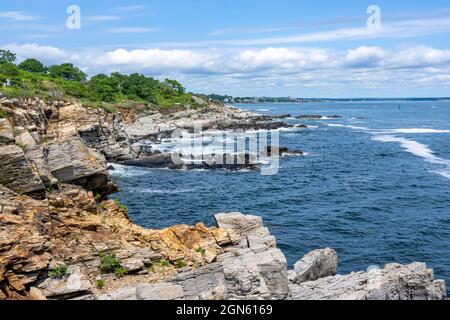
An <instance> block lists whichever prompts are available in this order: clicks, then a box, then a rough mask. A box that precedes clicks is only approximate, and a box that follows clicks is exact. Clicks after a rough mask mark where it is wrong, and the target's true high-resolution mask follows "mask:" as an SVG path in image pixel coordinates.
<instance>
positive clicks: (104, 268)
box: [99, 253, 122, 273]
mask: <svg viewBox="0 0 450 320" xmlns="http://www.w3.org/2000/svg"><path fill="white" fill-rule="evenodd" d="M99 256H100V271H101V272H102V273H114V272H115V270H116V269H118V268H121V267H122V266H121V265H120V262H119V260H118V259H117V257H116V255H115V254H114V253H108V254H105V253H100V255H99Z"/></svg>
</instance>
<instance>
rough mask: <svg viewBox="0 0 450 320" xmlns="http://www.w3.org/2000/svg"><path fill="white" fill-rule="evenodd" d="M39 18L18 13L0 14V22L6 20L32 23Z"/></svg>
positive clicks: (6, 12)
mask: <svg viewBox="0 0 450 320" xmlns="http://www.w3.org/2000/svg"><path fill="white" fill-rule="evenodd" d="M39 18H40V17H39V16H34V15H30V14H26V13H23V12H20V11H2V12H0V20H1V19H7V20H11V21H32V20H37V19H39Z"/></svg>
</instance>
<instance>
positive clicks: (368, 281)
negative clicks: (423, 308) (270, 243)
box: [289, 263, 446, 300]
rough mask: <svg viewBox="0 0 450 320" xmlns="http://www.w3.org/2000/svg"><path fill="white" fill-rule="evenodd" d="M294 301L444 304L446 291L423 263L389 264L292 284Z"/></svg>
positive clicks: (443, 284) (442, 283)
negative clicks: (389, 301) (363, 270)
mask: <svg viewBox="0 0 450 320" xmlns="http://www.w3.org/2000/svg"><path fill="white" fill-rule="evenodd" d="M289 289H290V291H289V299H294V300H443V299H445V298H446V287H445V282H444V281H443V280H435V279H434V276H433V270H431V269H428V268H427V266H426V265H425V264H424V263H412V264H410V265H406V266H404V265H400V264H388V265H386V266H385V267H384V269H374V270H371V271H368V272H357V273H351V274H349V275H337V276H332V277H326V278H320V279H318V280H316V281H309V282H303V283H300V284H291V285H290V286H289Z"/></svg>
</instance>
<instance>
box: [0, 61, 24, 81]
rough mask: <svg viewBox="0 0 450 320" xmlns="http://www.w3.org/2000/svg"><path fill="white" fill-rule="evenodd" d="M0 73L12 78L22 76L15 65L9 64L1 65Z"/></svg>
mask: <svg viewBox="0 0 450 320" xmlns="http://www.w3.org/2000/svg"><path fill="white" fill-rule="evenodd" d="M0 73H1V74H4V75H7V76H10V77H16V76H18V75H19V74H20V71H19V69H18V68H17V67H16V65H15V64H13V63H10V62H7V63H1V64H0Z"/></svg>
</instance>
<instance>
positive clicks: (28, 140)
mask: <svg viewBox="0 0 450 320" xmlns="http://www.w3.org/2000/svg"><path fill="white" fill-rule="evenodd" d="M16 143H17V144H19V145H21V146H24V148H26V149H27V150H28V149H29V148H33V147H35V146H36V141H35V140H34V138H33V137H32V136H31V134H30V132H29V131H28V130H25V131H23V132H21V133H20V134H18V135H17V136H16Z"/></svg>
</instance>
